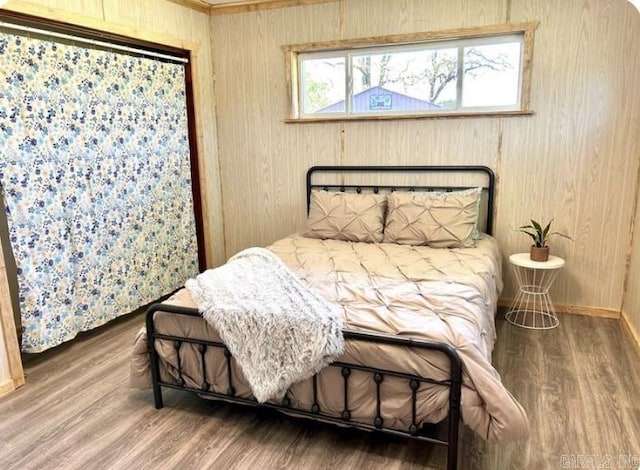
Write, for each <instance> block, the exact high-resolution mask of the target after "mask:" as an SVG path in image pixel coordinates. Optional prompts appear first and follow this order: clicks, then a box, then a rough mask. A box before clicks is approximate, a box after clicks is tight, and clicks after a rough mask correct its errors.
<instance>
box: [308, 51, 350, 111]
mask: <svg viewBox="0 0 640 470" xmlns="http://www.w3.org/2000/svg"><path fill="white" fill-rule="evenodd" d="M345 68H346V67H345V59H344V57H329V58H324V59H303V60H302V61H301V63H300V69H301V77H302V81H301V86H300V93H301V98H302V113H303V114H313V113H339V112H344V110H345V108H344V101H345V81H346V80H345Z"/></svg>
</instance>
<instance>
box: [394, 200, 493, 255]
mask: <svg viewBox="0 0 640 470" xmlns="http://www.w3.org/2000/svg"><path fill="white" fill-rule="evenodd" d="M481 195H482V188H472V189H467V190H465V191H452V192H426V193H425V192H409V193H398V192H393V193H390V194H388V196H387V204H388V207H389V213H388V214H387V221H386V225H385V229H384V241H385V242H387V243H399V244H401V245H429V246H432V247H434V248H468V247H472V246H475V240H474V233H477V227H476V226H477V221H478V213H479V208H480V196H481Z"/></svg>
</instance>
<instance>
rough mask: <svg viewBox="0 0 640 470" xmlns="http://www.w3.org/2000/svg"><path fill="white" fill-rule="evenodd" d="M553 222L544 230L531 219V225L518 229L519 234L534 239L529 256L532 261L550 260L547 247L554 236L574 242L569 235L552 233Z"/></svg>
mask: <svg viewBox="0 0 640 470" xmlns="http://www.w3.org/2000/svg"><path fill="white" fill-rule="evenodd" d="M551 222H553V219H551V220H550V221H549V223H548V224H547V225H546V226H545V227H544V228H542V224H539V223H538V222H536V221H535V220H533V219H531V223H530V224H529V225H523V226H521V227H520V228H519V229H518V231H519V232H522V233H526V234H527V235H529V236H530V237H531V238H532V239H533V245H531V252H530V254H529V257H530V258H531V261H547V260H548V259H549V246H548V245H547V241H549V238H550V237H551V236H552V235H558V236H560V237H563V238H567V239H568V240H573V239H572V238H571V237H570V236H569V235H565V234H564V233H560V232H551V231H550V229H551Z"/></svg>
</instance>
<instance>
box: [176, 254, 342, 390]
mask: <svg viewBox="0 0 640 470" xmlns="http://www.w3.org/2000/svg"><path fill="white" fill-rule="evenodd" d="M185 285H186V287H187V289H189V292H190V293H191V296H192V297H193V299H194V301H195V302H196V303H197V304H198V308H199V310H200V312H201V313H202V316H203V317H204V319H205V320H206V321H207V322H208V323H209V324H211V325H212V326H213V327H214V328H215V329H216V330H217V331H218V333H219V334H220V337H221V338H222V340H223V341H224V343H225V344H226V345H227V347H228V348H229V351H230V352H231V354H232V355H233V357H235V359H236V361H238V364H239V365H240V367H241V368H242V371H243V373H244V376H245V377H246V379H247V381H248V382H249V385H250V386H251V389H252V391H253V395H254V396H255V397H256V399H257V400H258V401H259V402H260V403H263V402H265V401H267V400H269V399H271V398H278V399H279V398H282V397H283V396H284V394H285V393H286V391H287V389H288V388H289V386H290V385H291V384H293V383H295V382H298V381H300V380H304V379H306V378H308V377H311V376H312V375H313V374H315V373H317V372H318V371H320V370H321V369H322V368H323V367H325V366H327V365H328V364H330V363H331V362H333V361H334V360H335V359H336V358H337V357H338V356H340V354H342V351H343V348H344V340H343V337H342V317H341V315H340V311H339V310H338V308H337V307H336V306H335V305H333V304H331V303H329V302H327V301H326V300H324V299H323V298H321V297H320V296H319V295H317V294H316V293H315V292H313V291H311V290H310V289H309V288H308V287H306V286H305V285H304V284H302V282H301V281H300V280H299V279H298V278H297V277H296V275H295V274H293V273H292V272H291V271H290V270H289V268H287V267H286V266H285V265H284V263H283V262H282V261H281V260H280V259H279V258H278V257H277V256H276V255H274V254H273V253H272V252H271V251H269V250H267V249H264V248H249V249H247V250H244V251H242V252H240V253H238V254H237V255H235V256H234V257H233V258H231V259H230V260H229V261H228V262H227V264H225V265H224V266H221V267H219V268H216V269H210V270H208V271H205V272H204V273H202V274H200V275H199V276H197V277H196V279H189V280H188V281H187V283H186V284H185Z"/></svg>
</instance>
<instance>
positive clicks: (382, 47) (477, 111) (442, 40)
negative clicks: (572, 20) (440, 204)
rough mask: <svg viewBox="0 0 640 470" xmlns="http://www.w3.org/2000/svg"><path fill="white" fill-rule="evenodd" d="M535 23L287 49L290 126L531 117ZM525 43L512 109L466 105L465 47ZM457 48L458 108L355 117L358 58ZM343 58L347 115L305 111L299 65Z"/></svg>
mask: <svg viewBox="0 0 640 470" xmlns="http://www.w3.org/2000/svg"><path fill="white" fill-rule="evenodd" d="M537 24H538V23H537V22H529V23H519V24H507V25H495V26H485V27H480V28H464V29H456V30H447V31H435V32H434V31H432V32H423V33H414V34H407V35H393V36H380V37H371V38H359V39H349V40H343V41H329V42H324V43H308V44H296V45H287V46H283V50H284V52H285V64H286V78H287V89H288V92H289V105H290V107H289V116H288V118H287V119H285V121H286V122H318V121H348V120H367V119H370V120H380V119H403V118H410V119H415V118H433V117H464V116H493V115H523V114H532V113H533V111H532V110H531V109H530V108H529V105H530V89H531V62H532V57H533V39H534V31H535V29H536V27H537ZM516 41H521V49H520V69H519V74H518V81H519V86H518V99H517V104H516V105H510V106H485V107H479V106H467V107H464V106H462V91H463V80H464V76H463V74H462V73H461V69H462V67H463V63H462V62H461V60H460V59H461V56H462V55H463V51H464V48H465V47H471V46H482V45H489V44H499V43H504V42H516ZM442 47H451V48H456V47H457V48H458V58H459V60H458V77H459V78H458V80H457V90H456V98H457V99H456V104H457V107H456V108H455V109H446V110H416V111H371V112H360V113H353V112H352V111H351V106H352V99H353V93H352V88H353V83H352V75H351V72H352V67H351V65H352V64H351V61H352V58H353V57H354V56H358V55H365V54H376V53H384V52H404V51H409V50H412V49H421V50H425V49H431V48H434V49H435V48H442ZM323 57H327V58H329V57H330V58H339V57H344V58H345V80H346V83H345V111H344V112H338V113H307V114H305V113H303V112H302V109H303V107H302V96H301V93H300V90H301V89H302V76H301V75H302V74H301V73H299V70H300V64H301V62H302V61H303V60H305V59H308V58H314V59H319V58H323Z"/></svg>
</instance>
